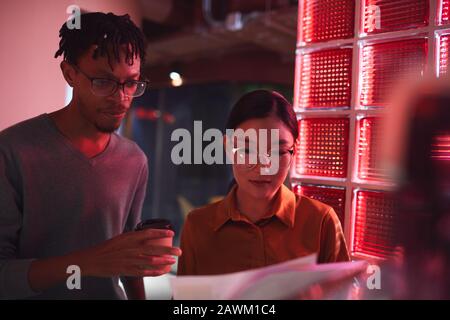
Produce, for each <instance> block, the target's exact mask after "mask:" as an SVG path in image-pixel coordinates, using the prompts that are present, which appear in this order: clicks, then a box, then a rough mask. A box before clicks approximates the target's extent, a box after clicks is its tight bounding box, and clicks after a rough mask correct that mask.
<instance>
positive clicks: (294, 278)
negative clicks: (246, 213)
mask: <svg viewBox="0 0 450 320" xmlns="http://www.w3.org/2000/svg"><path fill="white" fill-rule="evenodd" d="M316 259H317V256H316V255H315V254H314V255H310V256H307V257H303V258H297V259H294V260H290V261H287V262H283V263H279V264H275V265H271V266H268V267H264V268H259V269H253V270H248V271H243V272H236V273H229V274H223V275H215V276H178V277H175V278H173V279H171V286H172V294H173V298H174V299H175V300H191V299H192V300H197V299H199V300H200V299H201V300H228V299H236V300H276V299H278V300H280V299H289V298H292V297H293V296H298V295H299V294H301V293H302V292H305V291H307V290H308V289H309V288H310V287H311V286H312V285H321V284H327V283H332V282H336V281H341V280H345V279H351V278H352V277H354V276H356V275H358V274H359V273H361V272H363V271H364V270H366V268H367V262H365V261H358V262H339V263H329V264H316Z"/></svg>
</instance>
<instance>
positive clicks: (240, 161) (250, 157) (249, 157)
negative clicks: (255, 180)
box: [232, 147, 294, 170]
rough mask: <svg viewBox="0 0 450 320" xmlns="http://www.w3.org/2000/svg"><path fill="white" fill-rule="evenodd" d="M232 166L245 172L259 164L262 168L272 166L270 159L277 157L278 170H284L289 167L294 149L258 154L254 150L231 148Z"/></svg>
mask: <svg viewBox="0 0 450 320" xmlns="http://www.w3.org/2000/svg"><path fill="white" fill-rule="evenodd" d="M232 151H233V154H234V164H235V165H237V166H238V167H239V168H242V169H245V170H252V169H253V168H254V167H256V165H257V164H258V163H259V164H260V165H263V166H269V165H271V164H272V160H273V159H272V158H274V157H276V156H277V155H278V157H277V158H278V161H279V166H278V167H279V168H280V169H285V168H287V167H289V166H290V165H291V162H292V158H293V157H292V156H293V154H294V147H291V148H289V149H286V150H283V149H280V150H271V152H270V154H267V153H258V152H257V151H256V150H255V148H248V147H242V148H233V149H232Z"/></svg>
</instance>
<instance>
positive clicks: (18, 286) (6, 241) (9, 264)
mask: <svg viewBox="0 0 450 320" xmlns="http://www.w3.org/2000/svg"><path fill="white" fill-rule="evenodd" d="M14 170H15V169H14V166H12V165H11V162H10V161H8V157H7V154H6V152H4V150H2V148H0V299H21V298H26V297H29V296H32V295H36V294H37V293H36V292H34V291H33V290H32V289H31V288H30V285H29V282H28V270H29V268H30V264H31V262H32V261H33V259H18V258H17V247H18V243H19V236H20V231H21V228H22V218H23V215H22V212H21V209H20V207H21V205H20V199H19V198H20V197H19V193H18V190H16V188H14V186H13V184H12V182H11V181H12V179H11V176H12V174H14V172H15V171H14Z"/></svg>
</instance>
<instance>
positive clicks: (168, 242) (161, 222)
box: [135, 219, 174, 247]
mask: <svg viewBox="0 0 450 320" xmlns="http://www.w3.org/2000/svg"><path fill="white" fill-rule="evenodd" d="M146 229H162V230H172V231H174V229H173V226H172V223H171V222H170V221H169V220H167V219H147V220H144V221H142V222H140V223H139V224H138V225H137V226H136V228H135V231H141V230H146ZM149 241H150V243H151V244H152V245H155V246H162V247H172V244H173V237H166V238H160V239H152V240H149Z"/></svg>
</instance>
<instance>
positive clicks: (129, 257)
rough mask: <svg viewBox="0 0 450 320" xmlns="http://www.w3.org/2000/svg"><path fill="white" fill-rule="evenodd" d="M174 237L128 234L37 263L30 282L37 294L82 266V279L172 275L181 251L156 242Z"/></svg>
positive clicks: (146, 232)
mask: <svg viewBox="0 0 450 320" xmlns="http://www.w3.org/2000/svg"><path fill="white" fill-rule="evenodd" d="M173 236H174V233H173V231H170V230H159V229H146V230H142V231H135V232H128V233H124V234H122V235H119V236H116V237H114V238H112V239H110V240H108V241H105V242H103V243H101V244H99V245H97V246H95V247H92V248H89V249H86V250H82V251H78V252H75V253H72V254H69V255H66V256H62V257H55V258H48V259H42V260H36V261H33V262H32V264H31V266H30V271H29V274H28V280H29V283H30V286H31V288H32V289H33V290H35V291H38V292H39V291H43V290H46V289H48V288H50V287H52V286H54V285H56V284H58V283H61V282H64V281H65V280H66V278H67V273H66V270H67V267H68V266H69V265H77V266H79V267H80V270H81V275H82V276H92V277H113V276H128V277H155V276H160V275H163V274H165V273H167V272H169V271H170V267H171V265H172V264H174V263H175V258H174V257H173V256H180V255H181V250H180V249H179V248H174V247H163V246H158V245H155V240H157V239H162V238H168V237H170V238H172V237H173Z"/></svg>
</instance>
